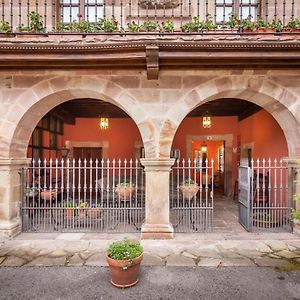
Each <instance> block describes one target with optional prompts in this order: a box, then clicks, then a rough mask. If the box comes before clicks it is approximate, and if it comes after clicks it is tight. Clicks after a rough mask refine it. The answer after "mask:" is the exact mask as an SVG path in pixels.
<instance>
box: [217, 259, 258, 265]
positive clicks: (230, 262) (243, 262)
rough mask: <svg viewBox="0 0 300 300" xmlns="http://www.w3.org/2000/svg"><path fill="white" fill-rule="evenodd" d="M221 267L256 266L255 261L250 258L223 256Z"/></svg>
mask: <svg viewBox="0 0 300 300" xmlns="http://www.w3.org/2000/svg"><path fill="white" fill-rule="evenodd" d="M220 266H221V267H254V266H255V263H254V262H253V261H252V260H250V259H249V258H246V257H243V258H223V259H222V261H221V264H220Z"/></svg>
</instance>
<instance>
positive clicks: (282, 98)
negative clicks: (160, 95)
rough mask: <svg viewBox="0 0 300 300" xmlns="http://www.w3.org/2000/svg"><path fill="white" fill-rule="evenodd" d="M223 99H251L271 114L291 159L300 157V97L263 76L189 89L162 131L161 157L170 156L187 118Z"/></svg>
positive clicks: (221, 79)
mask: <svg viewBox="0 0 300 300" xmlns="http://www.w3.org/2000/svg"><path fill="white" fill-rule="evenodd" d="M221 98H234V99H237V100H239V99H241V100H247V101H250V102H252V103H255V104H257V105H259V106H261V107H262V108H263V109H265V110H266V111H268V112H269V113H270V114H271V115H272V116H273V117H274V119H275V120H276V121H277V122H278V124H279V126H280V127H281V128H282V130H283V132H284V135H285V137H286V140H287V145H288V151H289V156H290V157H294V156H299V155H300V145H299V142H296V141H300V107H299V106H300V104H299V103H298V102H300V101H299V97H297V96H296V95H294V94H293V93H291V92H290V91H289V90H288V89H287V88H285V87H283V86H280V85H279V84H276V83H274V82H272V81H270V80H268V79H266V78H264V77H263V76H262V77H261V76H256V77H251V76H247V77H242V76H230V77H219V78H217V79H213V80H210V81H207V82H205V83H203V84H201V85H199V86H197V87H195V88H193V89H192V90H189V91H188V92H187V93H186V94H185V95H184V96H183V97H181V98H180V99H179V100H178V102H177V103H176V104H175V105H173V106H172V108H171V109H170V110H169V111H168V114H167V116H166V121H165V123H164V125H163V126H162V130H161V132H160V145H161V155H162V156H168V155H169V153H170V150H171V146H172V142H173V139H174V136H175V133H176V131H177V129H178V127H179V125H180V123H181V122H182V121H183V119H184V118H185V117H186V116H187V114H188V113H190V112H191V111H192V110H193V109H194V108H196V107H197V106H199V105H201V104H204V103H206V102H209V101H212V100H217V99H221Z"/></svg>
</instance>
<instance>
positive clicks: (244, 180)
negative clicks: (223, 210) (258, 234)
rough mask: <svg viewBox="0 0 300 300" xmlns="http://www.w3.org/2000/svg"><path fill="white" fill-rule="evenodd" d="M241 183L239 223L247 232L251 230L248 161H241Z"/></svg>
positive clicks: (239, 178)
mask: <svg viewBox="0 0 300 300" xmlns="http://www.w3.org/2000/svg"><path fill="white" fill-rule="evenodd" d="M238 176H239V177H238V182H239V193H238V202H239V222H240V224H241V225H242V226H243V227H244V228H245V229H246V230H247V231H250V229H251V198H250V168H249V166H248V160H247V161H244V160H241V163H240V166H239V172H238Z"/></svg>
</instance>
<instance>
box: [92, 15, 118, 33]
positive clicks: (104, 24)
mask: <svg viewBox="0 0 300 300" xmlns="http://www.w3.org/2000/svg"><path fill="white" fill-rule="evenodd" d="M96 28H97V29H98V30H104V31H105V32H112V31H117V30H119V23H118V21H117V20H116V19H115V18H110V19H109V18H101V19H99V22H97V25H96Z"/></svg>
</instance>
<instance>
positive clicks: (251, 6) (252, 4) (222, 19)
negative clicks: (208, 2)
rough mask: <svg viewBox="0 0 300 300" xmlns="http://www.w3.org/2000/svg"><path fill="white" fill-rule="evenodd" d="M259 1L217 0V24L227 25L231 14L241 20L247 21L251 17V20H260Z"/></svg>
mask: <svg viewBox="0 0 300 300" xmlns="http://www.w3.org/2000/svg"><path fill="white" fill-rule="evenodd" d="M259 2H260V1H259V0H216V8H215V9H216V12H215V14H216V23H219V24H222V23H226V22H227V21H228V20H229V18H230V16H231V14H233V13H234V14H236V15H237V16H238V18H239V19H241V20H242V19H247V18H248V16H251V17H252V18H251V20H252V21H255V20H257V18H258V6H259Z"/></svg>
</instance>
